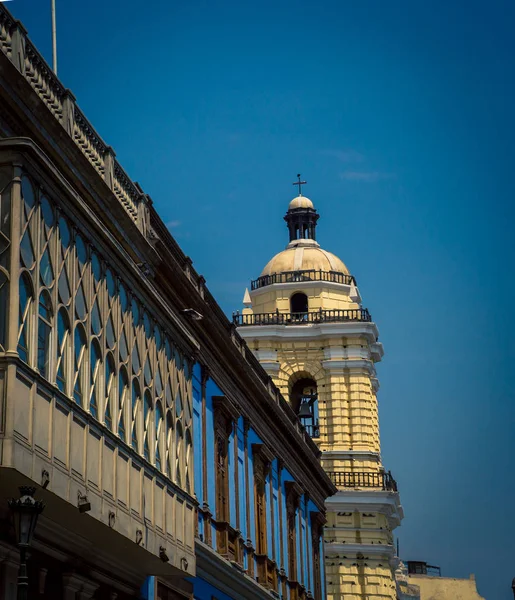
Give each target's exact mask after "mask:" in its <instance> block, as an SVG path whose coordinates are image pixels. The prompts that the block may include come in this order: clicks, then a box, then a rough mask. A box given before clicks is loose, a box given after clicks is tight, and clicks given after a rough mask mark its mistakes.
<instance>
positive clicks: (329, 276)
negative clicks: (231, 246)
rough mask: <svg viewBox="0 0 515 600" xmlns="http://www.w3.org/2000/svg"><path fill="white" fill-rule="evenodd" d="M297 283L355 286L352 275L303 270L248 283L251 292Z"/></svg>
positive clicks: (273, 274)
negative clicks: (329, 283)
mask: <svg viewBox="0 0 515 600" xmlns="http://www.w3.org/2000/svg"><path fill="white" fill-rule="evenodd" d="M299 281H329V282H331V283H343V284H345V285H352V284H354V285H356V280H355V279H354V277H353V276H352V275H346V274H345V273H339V272H338V271H316V270H315V269H304V270H300V271H285V272H284V273H272V275H262V276H261V277H258V278H257V279H254V281H251V282H250V287H251V289H252V290H257V289H259V288H262V287H265V286H267V285H273V284H274V283H297V282H299Z"/></svg>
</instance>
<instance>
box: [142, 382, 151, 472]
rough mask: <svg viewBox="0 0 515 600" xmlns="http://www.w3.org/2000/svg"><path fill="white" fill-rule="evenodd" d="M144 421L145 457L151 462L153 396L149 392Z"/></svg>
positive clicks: (144, 407) (147, 393)
mask: <svg viewBox="0 0 515 600" xmlns="http://www.w3.org/2000/svg"><path fill="white" fill-rule="evenodd" d="M143 421H144V427H145V433H144V442H143V456H144V457H145V458H146V459H147V460H148V461H149V462H150V444H151V436H152V431H151V429H152V425H153V423H152V396H151V395H150V392H149V391H146V392H145V402H144V404H143Z"/></svg>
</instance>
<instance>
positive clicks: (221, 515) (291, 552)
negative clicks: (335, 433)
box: [192, 363, 325, 600]
mask: <svg viewBox="0 0 515 600" xmlns="http://www.w3.org/2000/svg"><path fill="white" fill-rule="evenodd" d="M192 386H193V388H192V389H193V427H194V431H195V434H194V455H195V459H196V460H195V473H194V489H195V496H196V497H197V500H198V502H199V510H198V531H197V538H198V543H197V577H196V578H195V580H194V581H193V583H194V596H195V598H196V599H197V600H204V599H209V600H211V598H213V597H215V598H218V599H220V600H221V599H227V600H229V599H236V598H240V597H249V598H250V597H258V595H257V594H259V593H262V594H263V597H266V596H268V595H276V594H278V595H279V597H281V598H285V599H290V598H291V599H295V598H303V597H313V598H324V597H325V586H324V578H323V572H324V569H323V547H322V538H321V532H322V525H323V523H324V509H323V504H321V503H320V499H319V503H318V504H317V503H315V501H314V500H313V499H311V497H310V494H309V492H308V490H307V489H306V487H305V486H303V482H300V481H296V479H295V477H294V475H292V472H291V471H292V469H290V468H289V465H288V464H287V461H285V460H284V457H282V456H281V455H280V452H278V451H277V448H274V445H269V444H267V442H266V441H265V439H264V437H263V435H262V433H261V431H260V430H259V429H263V428H262V427H261V428H258V427H256V425H257V424H254V423H253V422H252V420H251V419H249V417H248V416H246V415H245V414H244V410H242V407H241V406H239V405H238V403H237V402H235V401H234V400H231V398H230V397H228V396H227V395H226V394H225V391H224V389H223V387H222V386H221V385H219V384H218V383H217V381H216V380H215V378H214V377H213V376H211V375H210V374H209V370H208V369H207V368H205V367H203V366H202V365H201V364H200V363H196V364H195V366H194V369H193V382H192ZM299 437H300V436H299ZM295 466H296V467H297V468H298V466H299V465H295ZM305 474H306V475H309V473H305ZM215 554H216V555H218V557H222V558H223V559H224V561H220V560H218V563H219V566H218V568H219V569H221V570H226V571H227V573H226V575H227V577H228V578H227V581H224V579H225V577H221V576H220V573H221V571H220V573H219V576H218V581H216V580H215V579H214V578H213V576H212V574H211V573H209V570H207V571H206V572H205V571H204V569H203V564H204V562H208V563H209V562H210V558H211V559H212V558H213V556H214V555H215ZM234 578H236V579H239V580H240V581H241V580H243V581H244V582H245V585H246V586H247V587H248V588H249V590H252V589H253V588H254V594H255V596H252V595H248V596H242V594H243V593H244V592H243V590H241V589H240V590H239V591H238V592H237V593H235V592H234V590H232V591H228V590H230V587H229V585H228V582H229V581H230V580H231V579H234ZM220 583H223V585H220ZM251 584H254V585H253V586H252V585H251ZM255 584H258V585H257V586H256V585H255ZM217 585H220V587H217ZM233 585H234V584H233Z"/></svg>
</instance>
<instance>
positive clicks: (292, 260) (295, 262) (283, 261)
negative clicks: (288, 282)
mask: <svg viewBox="0 0 515 600" xmlns="http://www.w3.org/2000/svg"><path fill="white" fill-rule="evenodd" d="M309 242H311V243H309ZM307 270H313V271H325V272H328V271H334V272H336V273H344V274H345V275H349V269H347V267H346V266H345V264H344V263H343V262H342V261H341V260H340V259H339V258H338V257H337V256H335V255H334V254H332V253H331V252H327V250H322V248H320V245H319V244H317V242H315V240H294V241H293V242H290V243H289V244H288V247H287V248H286V250H283V251H282V252H279V254H276V255H275V256H274V257H273V258H272V260H270V261H269V262H268V263H267V265H266V266H265V268H264V269H263V271H262V272H261V277H262V276H264V275H273V274H274V273H285V272H291V271H307Z"/></svg>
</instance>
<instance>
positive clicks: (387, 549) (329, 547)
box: [324, 529, 395, 558]
mask: <svg viewBox="0 0 515 600" xmlns="http://www.w3.org/2000/svg"><path fill="white" fill-rule="evenodd" d="M326 532H327V529H326ZM358 552H361V554H363V555H369V554H372V555H375V556H385V557H387V558H390V557H391V556H394V555H395V549H394V547H393V545H391V544H336V543H334V544H332V543H331V542H325V541H324V553H325V554H326V556H327V555H328V554H329V555H331V554H332V555H334V554H353V555H354V554H358Z"/></svg>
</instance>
